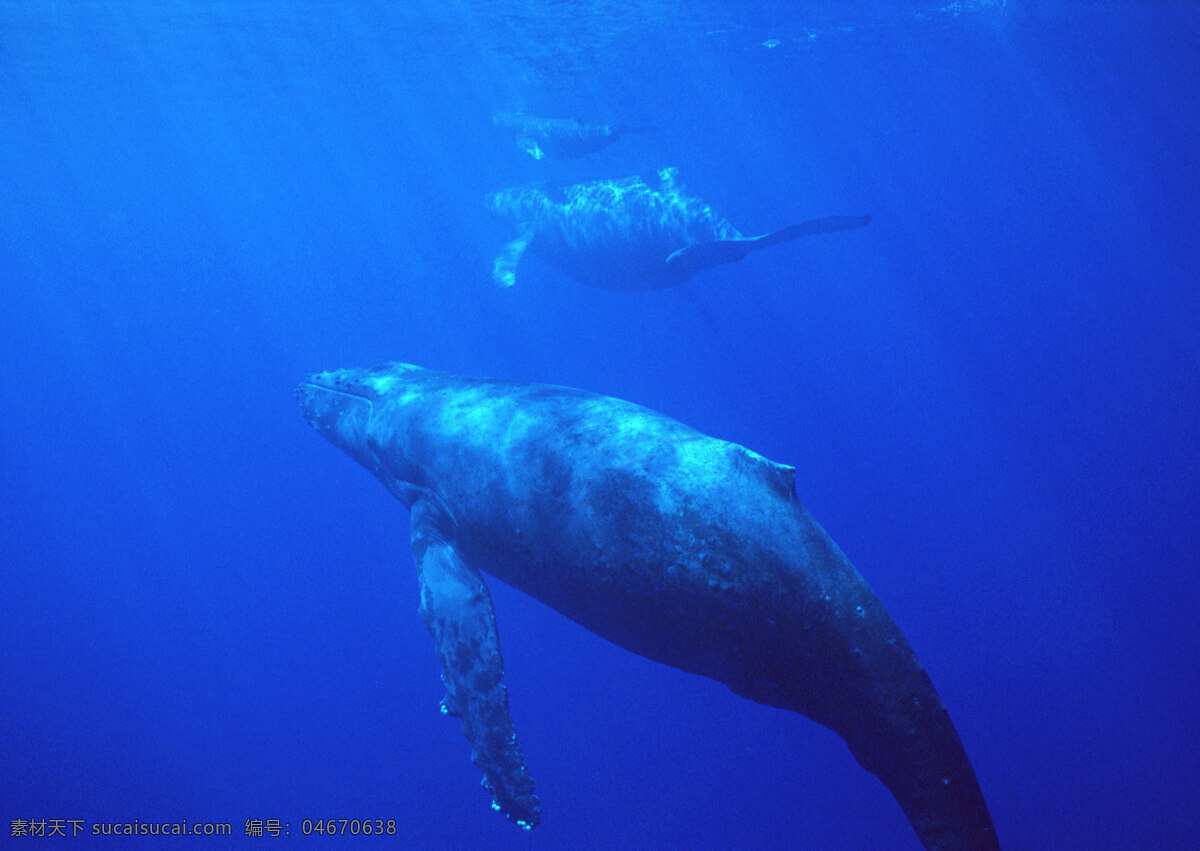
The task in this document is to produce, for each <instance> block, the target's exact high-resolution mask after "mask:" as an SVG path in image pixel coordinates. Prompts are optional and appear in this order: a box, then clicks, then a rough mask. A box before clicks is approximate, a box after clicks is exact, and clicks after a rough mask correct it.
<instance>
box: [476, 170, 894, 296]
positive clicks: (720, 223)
mask: <svg viewBox="0 0 1200 851" xmlns="http://www.w3.org/2000/svg"><path fill="white" fill-rule="evenodd" d="M657 183H658V185H657V186H650V185H649V184H647V183H646V182H645V181H643V180H642V179H641V178H640V177H628V178H625V179H623V180H601V181H597V182H595V183H584V184H580V185H578V186H568V187H566V188H565V189H561V190H554V189H552V188H550V187H548V186H547V185H546V184H534V185H530V186H520V187H514V188H511V189H502V190H500V191H499V192H494V193H492V194H491V195H489V196H488V197H487V206H488V208H489V209H490V210H491V211H492V212H493V213H495V214H496V215H498V216H500V217H501V218H503V219H505V220H506V221H509V222H512V223H513V224H514V225H515V226H516V227H517V237H516V238H515V239H513V240H512V241H511V242H510V243H508V245H506V246H505V247H504V250H503V251H502V252H501V253H500V255H499V256H498V257H497V258H496V261H495V263H494V264H493V267H492V278H493V280H495V281H496V283H498V284H500V286H503V287H511V286H512V285H513V284H515V283H516V280H517V264H518V263H520V261H521V257H522V256H523V255H524V254H525V252H526V251H527V250H528V251H532V252H534V253H536V254H537V255H539V256H541V257H544V258H545V259H546V260H548V261H549V262H550V263H551V264H553V265H554V266H556V267H558V268H559V269H560V270H562V271H563V272H565V273H566V274H568V275H570V276H571V277H572V278H574V279H575V280H577V281H579V282H580V283H583V284H587V285H589V286H593V287H600V288H601V289H606V290H624V291H633V290H657V289H665V288H667V287H674V286H678V285H679V284H682V283H683V282H684V281H686V280H687V279H688V278H690V277H692V275H694V274H696V273H697V272H699V271H701V270H703V269H711V268H712V267H714V266H719V265H721V264H722V263H736V262H737V261H738V260H741V259H742V258H743V257H745V256H746V255H747V254H749V253H750V252H752V251H757V250H758V249H760V248H766V247H767V246H770V245H779V244H780V243H781V242H788V241H790V240H793V239H799V238H800V237H804V236H812V235H813V234H818V233H829V232H830V231H838V230H849V229H851V228H859V227H862V226H863V225H865V224H867V223H868V222H869V221H871V217H870V216H831V217H829V218H824V219H813V220H811V221H807V222H801V223H800V224H796V225H792V226H790V227H786V228H783V229H782V230H777V231H774V232H772V233H767V234H763V235H761V236H752V237H745V236H742V234H741V233H739V232H738V230H737V229H736V228H735V227H734V226H733V225H731V224H730V223H729V222H728V221H726V220H725V219H724V218H722V217H720V216H718V215H717V214H716V213H715V212H713V209H712V208H711V207H709V206H708V205H707V204H705V203H704V202H703V201H701V200H699V199H698V198H690V197H688V196H687V195H684V194H683V192H682V190H681V189H680V187H679V186H678V185H677V184H676V182H675V169H673V168H668V169H663V170H662V171H660V172H659V174H658V181H657Z"/></svg>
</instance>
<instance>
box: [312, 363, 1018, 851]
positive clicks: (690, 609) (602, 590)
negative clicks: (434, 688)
mask: <svg viewBox="0 0 1200 851" xmlns="http://www.w3.org/2000/svg"><path fill="white" fill-rule="evenodd" d="M296 396H297V398H298V399H299V401H300V405H301V408H302V410H303V412H304V416H305V418H306V419H307V420H308V422H309V424H311V425H312V426H313V427H314V428H316V429H317V431H319V432H320V433H321V434H323V435H324V436H325V437H326V438H328V439H329V440H330V441H331V442H332V443H334V444H335V445H336V446H338V447H339V448H341V449H342V450H343V451H345V452H346V453H347V454H348V455H349V456H350V457H351V458H353V459H354V460H356V461H358V462H359V463H360V464H362V465H363V466H364V467H366V468H367V469H368V470H370V471H371V472H372V473H373V474H374V475H375V476H376V477H377V478H378V479H379V480H380V481H381V482H382V483H383V485H384V486H385V487H386V488H387V489H388V491H389V492H390V493H391V494H392V495H393V496H395V497H396V498H397V499H398V500H400V501H401V502H402V503H403V504H404V505H405V506H406V507H408V509H409V510H410V512H411V521H412V550H413V558H414V560H415V562H416V568H417V573H418V577H419V581H420V586H421V617H422V618H423V619H424V621H425V625H426V627H427V628H428V629H429V632H430V633H431V634H432V635H433V638H434V642H435V644H436V645H437V652H438V656H439V658H440V660H441V664H442V682H443V683H444V684H445V686H446V698H445V701H444V703H443V707H444V710H445V711H446V712H448V713H450V714H452V715H455V716H458V717H459V718H461V719H462V725H463V732H464V733H465V734H466V736H467V738H468V739H469V740H470V742H471V756H472V759H473V760H474V761H475V764H476V765H478V766H479V767H480V768H481V769H482V770H483V772H484V786H485V787H486V788H487V789H488V790H489V791H490V792H491V793H492V795H493V806H494V807H495V809H497V810H499V811H500V812H502V813H504V814H505V815H506V816H507V817H508V818H509V819H510V820H511V821H513V822H516V823H517V824H519V825H521V826H523V827H533V826H534V825H536V824H537V822H538V819H539V817H540V805H539V802H538V799H537V797H536V796H535V795H534V791H533V780H532V779H530V777H529V774H528V772H527V771H526V768H525V759H524V756H523V755H522V752H521V748H520V746H519V745H518V743H517V736H516V733H515V731H514V729H513V723H512V718H511V716H510V715H509V709H508V695H507V693H506V691H505V688H504V685H503V684H502V683H501V676H502V674H503V672H504V663H503V660H502V658H501V654H500V639H499V635H498V633H497V630H496V618H495V612H494V610H493V608H492V600H491V597H490V596H489V594H488V589H487V585H486V583H485V580H484V575H483V574H484V572H487V573H489V574H491V575H493V576H495V577H496V578H497V579H500V580H501V581H503V582H505V583H507V584H509V585H511V586H513V587H515V588H518V589H520V590H522V591H524V592H525V593H527V594H530V595H531V596H533V597H535V598H536V599H538V600H541V601H542V602H543V603H545V604H546V605H548V606H551V607H552V608H554V609H556V610H557V611H559V612H561V613H562V614H564V615H566V616H567V617H569V618H571V619H572V620H574V621H575V622H576V623H579V624H581V625H582V626H584V627H586V628H587V629H589V630H591V631H592V632H594V633H596V634H597V635H600V636H603V637H604V638H607V639H608V640H609V641H612V642H613V643H615V644H618V645H620V646H621V647H624V648H626V649H628V650H631V651H633V652H634V653H637V654H639V655H641V656H645V657H647V658H649V659H654V660H657V661H659V662H663V663H665V664H667V665H671V666H673V667H676V668H680V669H682V670H684V671H689V672H691V673H695V674H702V675H704V676H707V677H712V678H713V679H716V680H719V681H720V682H723V683H725V684H726V685H727V686H729V688H731V689H732V690H733V691H734V692H736V693H737V694H740V695H742V696H743V697H747V698H749V699H751V700H755V701H758V702H760V703H765V704H768V705H770V706H776V707H780V708H783V709H788V710H791V711H793V712H799V713H801V714H803V715H806V716H808V717H809V718H811V719H813V720H814V721H816V722H817V723H819V724H823V725H824V726H826V727H828V728H829V729H831V730H833V731H834V732H835V733H837V734H838V735H839V736H841V737H842V738H843V739H844V740H845V741H846V744H847V745H849V747H850V751H851V753H853V754H854V757H855V758H856V759H857V760H858V762H859V764H861V765H862V766H863V767H864V768H866V769H867V770H868V771H870V772H872V773H873V774H875V775H876V776H877V777H878V778H879V779H880V780H882V781H883V783H884V784H885V785H886V786H887V787H888V789H889V790H891V793H892V794H893V795H894V796H895V797H896V800H897V801H898V802H899V804H900V806H901V808H903V810H904V812H905V814H906V815H907V816H908V818H909V821H910V822H911V823H912V826H913V828H914V829H915V830H916V832H917V834H918V835H919V836H920V838H921V841H922V842H924V843H925V845H926V847H927V848H931V849H940V851H958V849H993V848H998V847H999V846H998V844H997V842H996V835H995V829H994V828H993V826H992V820H991V817H990V816H989V815H988V809H987V805H986V803H985V802H984V798H983V793H982V792H981V791H980V789H979V784H978V783H977V782H976V779H975V772H974V770H973V769H972V768H971V763H970V762H969V761H968V760H967V755H966V753H965V751H964V750H963V746H962V742H961V741H960V740H959V737H958V733H957V732H955V729H954V725H953V724H952V723H951V721H950V716H949V715H948V714H947V712H946V709H945V708H944V707H943V705H942V701H941V698H940V697H938V693H937V692H936V691H935V690H934V687H933V683H931V682H930V681H929V676H928V675H927V674H926V673H925V669H924V668H922V667H921V663H920V662H919V661H918V660H917V657H916V655H915V654H914V653H913V650H912V648H911V647H910V646H909V644H908V641H907V640H905V638H904V635H903V634H902V633H901V632H900V629H899V628H898V627H897V626H896V624H895V622H894V621H893V620H892V619H891V617H890V616H889V615H888V613H887V611H886V610H885V609H884V608H883V604H882V603H880V601H879V598H877V597H876V596H875V594H874V593H873V592H872V591H871V589H870V587H868V585H867V583H866V581H865V580H864V579H863V578H862V576H861V575H860V574H859V572H858V571H857V570H855V569H854V567H853V565H851V564H850V562H849V561H848V560H847V559H846V556H845V555H843V554H842V551H841V550H840V549H838V547H837V545H836V544H835V543H834V542H833V541H832V540H830V538H829V536H828V535H827V534H826V533H825V530H824V529H822V528H821V527H820V526H819V525H817V521H816V520H814V519H813V517H812V515H811V514H809V513H808V511H806V510H805V508H804V506H803V505H801V503H800V499H799V498H798V497H797V495H796V491H795V473H796V471H795V469H794V468H792V467H788V466H785V465H783V464H776V463H774V462H772V461H769V460H767V459H766V458H764V457H762V456H761V455H758V454H757V453H755V452H751V451H750V450H748V449H745V448H743V447H741V446H738V445H737V444H734V443H727V442H726V441H723V440H717V439H715V438H712V437H708V436H707V435H704V434H701V433H700V432H698V431H695V430H694V429H691V428H688V427H687V426H685V425H683V424H682V423H679V422H676V421H675V420H672V419H670V418H668V417H664V416H662V415H661V414H657V413H655V412H654V411H650V410H647V409H646V408H642V407H639V406H637V405H634V404H631V403H629V402H623V401H621V400H619V399H612V398H608V397H605V396H597V395H595V394H593V393H587V392H584V391H582V390H571V389H568V388H565V387H548V386H544V385H538V384H520V383H513V382H507V381H497V380H493V379H486V378H472V377H470V376H464V375H452V374H449V373H444V372H434V371H433V370H426V369H421V368H420V367H416V366H410V365H408V364H389V365H387V366H382V367H378V368H376V369H351V370H342V371H339V372H325V373H321V374H320V375H314V376H312V377H311V378H310V379H309V380H308V381H307V382H305V383H304V384H302V385H301V386H300V387H299V388H298V390H297V392H296ZM582 675H583V676H586V672H583V673H582ZM802 775H803V772H802V771H801V772H798V774H797V784H798V785H803V784H805V783H812V782H819V780H817V779H815V778H807V779H803V777H802ZM621 794H622V793H621V791H620V790H619V789H614V790H611V792H610V797H611V798H613V799H614V800H613V810H614V812H619V811H620V809H621V807H620V804H619V801H617V800H616V799H619V797H620V795H621ZM776 794H778V793H776ZM716 805H717V806H719V802H717V804H716Z"/></svg>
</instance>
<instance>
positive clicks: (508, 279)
mask: <svg viewBox="0 0 1200 851" xmlns="http://www.w3.org/2000/svg"><path fill="white" fill-rule="evenodd" d="M532 240H533V228H532V227H531V226H529V225H525V224H523V225H521V232H520V233H519V234H517V238H516V239H514V240H513V241H512V242H510V243H509V244H508V245H506V246H504V250H503V251H501V252H500V254H499V255H498V256H497V257H496V260H495V262H494V263H492V280H493V281H495V282H496V283H497V284H499V285H500V286H502V287H511V286H512V285H513V284H515V283H516V282H517V264H518V263H520V262H521V255H523V254H524V253H525V249H526V248H528V247H529V243H530V242H531V241H532Z"/></svg>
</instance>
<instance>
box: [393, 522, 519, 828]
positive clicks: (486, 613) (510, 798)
mask: <svg viewBox="0 0 1200 851" xmlns="http://www.w3.org/2000/svg"><path fill="white" fill-rule="evenodd" d="M451 525H452V524H451V523H450V522H449V521H448V518H446V516H445V512H443V511H441V510H440V509H438V508H436V507H435V506H434V505H433V504H432V503H430V502H428V501H426V500H418V501H417V502H416V503H415V504H414V505H413V508H412V547H413V557H414V559H415V560H416V564H417V571H418V574H419V576H420V581H421V619H422V620H423V621H424V622H425V626H426V628H427V629H428V630H429V632H430V634H431V635H433V639H434V641H435V642H436V643H437V651H438V658H439V659H440V660H441V663H442V682H443V683H444V684H445V686H446V698H445V700H444V701H443V702H442V711H443V712H446V713H448V714H450V715H456V716H458V717H459V718H461V719H462V725H463V733H464V734H465V735H466V737H467V739H468V740H469V741H470V742H471V759H472V761H473V762H474V763H475V764H476V765H477V766H479V768H481V769H482V770H483V786H484V788H485V789H487V790H488V791H489V792H491V793H492V796H493V800H492V807H493V809H496V810H499V811H500V812H502V813H504V815H505V816H507V817H508V819H509V821H512V822H514V823H516V824H518V825H520V826H521V827H524V828H533V827H535V826H536V825H537V823H538V821H539V820H540V818H541V812H540V807H539V804H538V799H537V796H536V795H534V794H533V780H532V778H530V776H529V772H528V771H526V769H525V759H524V757H523V756H522V754H521V748H520V746H519V745H518V744H517V734H516V732H515V731H514V729H513V724H512V718H511V717H510V715H509V711H508V693H507V692H506V690H505V688H504V686H503V685H502V684H501V682H500V678H501V676H502V675H503V673H504V660H503V658H502V657H501V655H500V638H499V635H498V634H497V632H496V616H495V612H494V611H493V609H492V598H491V595H489V594H488V590H487V586H486V585H485V584H484V582H483V577H482V576H480V574H479V572H478V571H476V570H475V569H474V568H472V567H471V566H470V565H468V564H466V563H465V562H464V561H463V560H462V558H461V557H460V555H459V554H458V552H457V551H456V550H455V548H454V546H453V544H452V543H450V541H449V540H448V537H450V536H449V535H447V534H446V530H447V528H448V527H450V526H451Z"/></svg>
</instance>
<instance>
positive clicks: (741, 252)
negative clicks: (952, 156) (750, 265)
mask: <svg viewBox="0 0 1200 851" xmlns="http://www.w3.org/2000/svg"><path fill="white" fill-rule="evenodd" d="M869 221H871V217H870V216H829V217H827V218H824V219H812V220H811V221H807V222H801V223H800V224H798V225H791V226H789V227H786V228H783V229H781V230H777V231H772V232H771V233H764V234H762V235H761V236H748V237H741V238H737V239H713V240H710V241H708V242H697V243H696V244H695V245H688V246H685V247H683V248H681V249H679V250H678V251H676V252H675V253H674V254H672V255H671V256H670V257H668V258H667V268H668V269H670V270H671V273H672V274H673V275H675V276H676V277H678V278H679V279H680V280H687V279H688V278H690V277H691V276H692V275H694V274H696V273H697V272H699V271H702V270H704V269H711V268H713V267H714V266H720V265H722V264H724V263H736V262H737V261H739V260H741V259H742V258H743V257H745V256H746V255H747V254H749V253H750V252H752V251H758V250H759V249H760V248H767V247H768V246H771V245H779V244H780V243H782V242H791V241H792V240H793V239H800V238H801V237H805V236H813V235H815V234H818V233H830V232H832V231H836V230H850V229H852V228H860V227H862V226H863V225H865V224H867V222H869Z"/></svg>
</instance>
